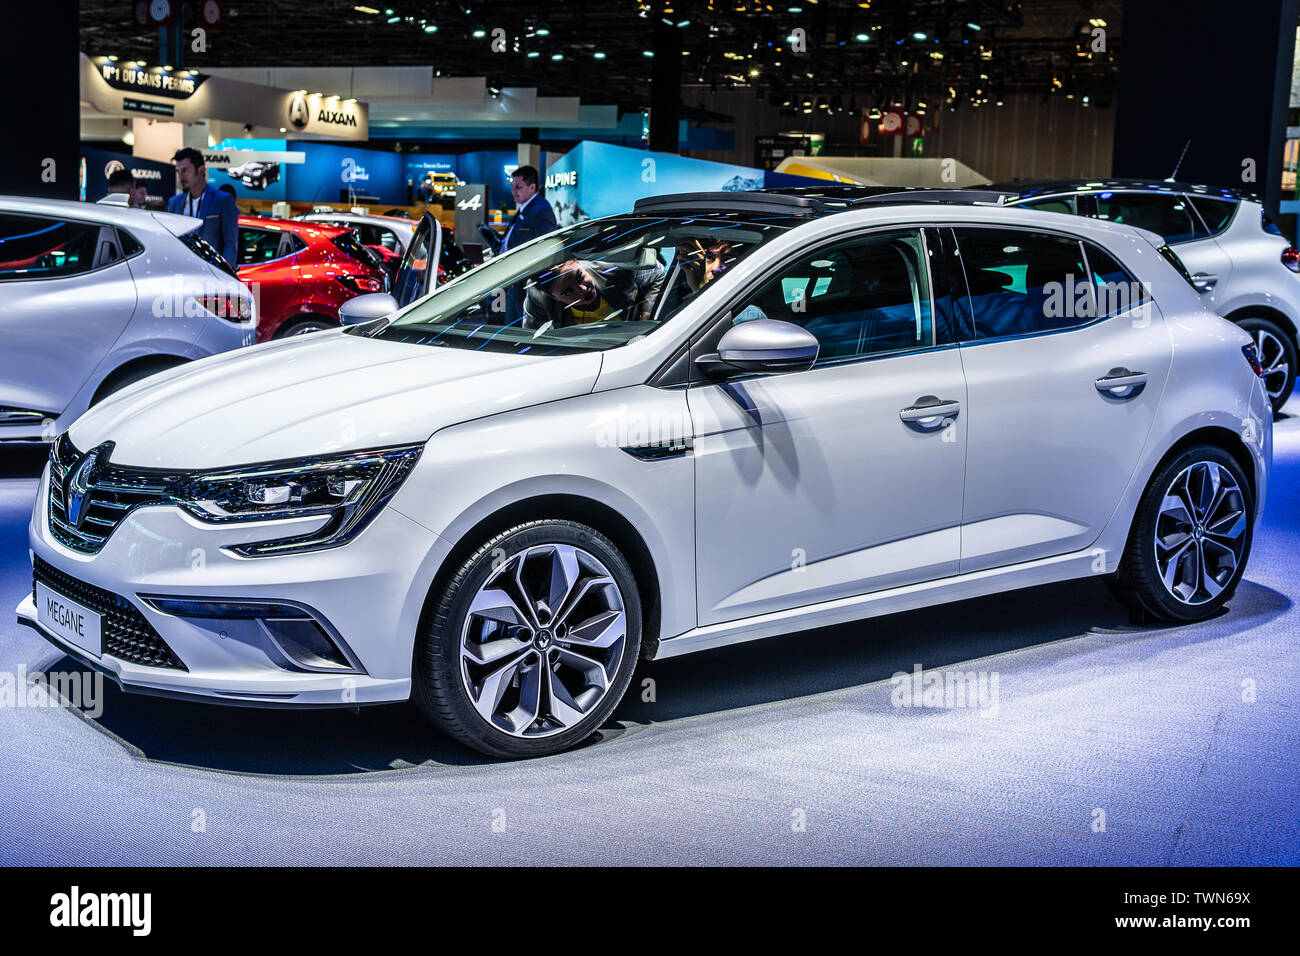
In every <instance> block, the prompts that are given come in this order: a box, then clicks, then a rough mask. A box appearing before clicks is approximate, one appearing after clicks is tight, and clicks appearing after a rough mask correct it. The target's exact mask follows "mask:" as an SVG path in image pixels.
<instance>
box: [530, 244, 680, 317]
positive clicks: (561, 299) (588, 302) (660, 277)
mask: <svg viewBox="0 0 1300 956" xmlns="http://www.w3.org/2000/svg"><path fill="white" fill-rule="evenodd" d="M663 283H664V270H663V266H661V265H659V264H657V263H653V264H651V265H649V266H643V267H639V268H637V267H629V266H622V265H618V264H616V263H612V262H600V261H596V260H587V261H583V260H578V259H570V260H569V261H568V262H563V263H561V264H560V265H558V266H556V267H555V268H553V269H548V270H547V271H546V272H544V273H542V274H541V275H540V276H538V277H537V281H536V282H535V283H534V284H533V285H532V286H531V287H530V288H529V289H528V301H527V303H526V304H525V306H524V320H523V323H522V325H523V327H524V328H526V329H539V328H541V327H542V326H543V325H547V324H550V325H551V326H554V327H556V328H559V327H562V326H567V325H585V324H587V323H589V322H637V321H644V320H646V319H648V318H650V316H651V314H652V313H653V312H654V306H655V301H656V299H657V298H658V297H659V293H660V291H661V290H662V289H663Z"/></svg>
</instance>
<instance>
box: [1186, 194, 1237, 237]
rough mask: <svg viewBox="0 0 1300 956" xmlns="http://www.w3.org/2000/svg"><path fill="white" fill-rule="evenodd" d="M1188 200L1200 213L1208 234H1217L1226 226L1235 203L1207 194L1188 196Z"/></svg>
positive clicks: (1230, 220)
mask: <svg viewBox="0 0 1300 956" xmlns="http://www.w3.org/2000/svg"><path fill="white" fill-rule="evenodd" d="M1187 198H1188V200H1189V201H1190V202H1191V204H1192V205H1193V206H1195V207H1196V211H1197V212H1199V213H1200V214H1201V219H1203V220H1204V221H1205V225H1206V227H1207V228H1208V229H1209V230H1210V235H1212V236H1217V235H1218V234H1219V233H1221V232H1223V230H1225V229H1227V228H1228V223H1230V222H1232V216H1233V214H1234V213H1235V212H1236V211H1237V204H1236V203H1235V202H1232V201H1231V200H1228V199H1211V198H1210V197H1209V196H1188V197H1187Z"/></svg>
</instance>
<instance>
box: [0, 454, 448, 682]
mask: <svg viewBox="0 0 1300 956" xmlns="http://www.w3.org/2000/svg"><path fill="white" fill-rule="evenodd" d="M47 488H48V467H47V469H46V475H45V476H43V478H42V482H41V490H40V493H39V494H38V495H37V500H36V507H35V509H34V511H33V515H32V521H31V525H30V526H29V529H28V532H29V542H30V547H31V550H32V554H33V557H34V558H39V559H40V560H41V561H43V562H45V563H46V564H47V565H49V566H51V567H52V568H53V569H55V570H56V571H57V572H61V573H62V574H64V575H67V576H69V577H71V578H73V579H75V580H76V581H77V582H80V583H82V584H84V585H89V586H90V587H91V588H98V589H100V590H102V591H105V592H109V593H110V594H111V595H115V596H118V597H120V598H124V599H125V601H126V602H128V603H129V605H130V608H129V609H128V610H129V612H130V613H131V614H132V616H133V617H134V614H135V612H138V613H139V614H140V615H141V616H143V618H144V620H145V621H147V623H148V625H149V626H150V627H152V628H153V630H154V631H156V632H157V634H158V636H159V637H160V638H161V639H162V640H163V641H165V642H166V645H167V647H168V648H169V649H170V651H171V652H172V653H174V655H175V656H176V658H179V661H180V662H181V663H182V664H183V667H167V666H151V665H146V664H142V663H138V662H134V661H131V660H127V659H124V657H123V656H119V655H117V654H114V653H113V652H112V651H111V650H110V649H108V648H106V649H105V650H104V653H102V654H101V655H98V656H97V655H94V654H91V653H90V652H88V651H83V650H80V649H78V648H75V647H71V646H69V645H68V644H67V643H66V642H65V641H64V640H62V639H61V638H60V637H59V636H58V635H57V634H55V633H53V632H51V631H50V630H49V629H47V628H45V627H43V626H42V625H41V624H40V623H39V620H38V615H37V609H36V604H35V601H34V600H33V596H32V595H31V594H30V593H29V594H28V595H27V596H26V597H25V599H24V600H23V601H22V603H21V604H19V605H18V608H17V613H18V620H19V622H20V623H22V624H25V625H28V626H30V627H32V628H33V629H35V630H36V631H37V632H38V633H40V634H41V635H42V636H44V637H45V638H46V639H47V640H49V641H50V642H51V643H52V644H54V645H55V646H57V647H59V648H60V649H61V650H63V651H65V652H66V653H69V654H71V655H72V656H73V657H75V658H76V659H78V660H80V661H82V662H83V663H85V664H87V665H89V666H91V667H94V668H96V669H97V670H100V671H102V672H103V673H105V674H106V675H107V676H109V677H110V678H112V679H113V680H114V681H116V682H117V683H118V684H120V685H121V686H122V687H123V689H124V690H127V691H139V692H144V693H152V694H160V695H164V696H171V697H181V698H189V699H196V698H197V699H203V700H207V701H212V702H217V703H228V704H243V705H252V706H288V707H330V706H332V707H350V706H355V705H359V704H368V703H381V702H387V701H400V700H405V699H407V698H408V697H409V696H410V690H411V660H412V649H413V644H414V640H415V635H416V630H417V629H418V622H419V616H420V612H421V610H422V607H423V603H424V597H425V594H426V593H427V590H428V586H429V581H430V580H431V579H432V575H433V570H434V569H435V568H436V567H437V565H438V563H439V562H440V561H441V560H442V559H443V558H444V557H445V556H446V554H447V552H448V551H449V550H450V548H449V546H448V545H447V544H446V542H445V541H444V540H443V539H441V538H439V537H438V536H437V535H435V534H433V533H432V532H431V531H428V530H427V529H425V528H423V527H421V526H420V525H418V524H416V523H415V522H413V521H411V520H410V519H409V518H406V517H405V516H403V515H402V514H400V513H399V512H397V511H394V510H393V509H392V508H386V509H384V511H382V512H381V513H380V514H379V515H378V516H376V518H375V519H374V520H373V522H372V523H371V524H370V526H369V527H367V528H366V529H365V531H363V532H362V533H361V534H360V535H358V536H357V538H355V539H354V540H353V541H351V542H350V543H348V544H347V545H345V546H344V547H340V548H334V549H330V550H326V551H318V552H310V553H306V554H296V555H282V556H277V557H273V558H242V557H238V556H235V555H232V554H230V553H228V552H227V551H225V550H223V546H229V545H235V544H241V543H245V542H248V541H256V540H265V539H267V538H271V537H276V536H279V535H280V534H284V533H289V531H290V530H292V531H305V530H308V529H309V528H310V527H311V526H312V525H313V524H316V523H319V522H320V520H321V519H318V518H307V519H295V520H293V521H277V522H259V523H257V524H248V525H225V526H216V525H211V524H205V523H203V522H200V521H198V520H196V519H194V518H192V517H191V516H189V515H187V514H185V513H183V512H181V511H180V510H179V509H177V508H174V507H172V506H153V507H145V508H138V509H137V510H135V511H133V512H131V513H130V514H128V515H127V516H126V518H124V519H123V520H122V522H121V524H120V525H119V526H118V527H117V528H116V530H115V531H114V532H113V533H112V534H111V535H110V537H109V538H108V540H107V541H106V542H105V543H104V546H103V547H102V548H101V549H100V551H99V552H98V553H97V554H94V555H84V554H79V553H77V552H74V551H71V550H69V549H68V548H66V547H64V546H63V545H62V544H60V543H59V542H58V541H56V540H55V539H54V538H53V537H52V536H51V535H50V533H49V528H48V524H47V518H46V515H47V509H48V502H47V500H46V497H47ZM286 529H289V530H286ZM141 595H148V596H149V597H150V598H152V599H157V598H176V599H179V598H186V599H190V600H193V601H214V602H216V601H221V602H232V601H241V600H242V601H250V602H292V603H294V604H296V605H299V606H302V607H306V608H310V609H311V611H312V613H313V615H314V616H315V617H317V619H318V620H319V621H320V622H322V624H324V625H325V628H326V630H328V632H329V633H330V634H331V636H332V638H333V639H334V640H335V642H336V643H337V644H339V645H341V646H342V648H343V649H344V650H345V652H346V656H347V657H348V658H349V659H350V661H351V664H352V667H351V668H350V669H349V670H348V671H346V672H344V671H337V670H331V671H320V670H312V669H304V668H301V667H299V666H297V665H296V664H295V663H294V662H293V661H291V660H287V659H286V657H285V655H284V653H283V652H282V649H281V647H279V646H278V645H277V644H276V643H275V642H274V640H272V639H271V638H270V636H269V635H268V634H267V633H265V631H264V630H262V629H259V628H257V627H255V626H252V625H251V624H250V622H249V621H246V620H228V621H227V620H221V619H216V618H210V617H183V616H178V615H173V614H168V613H163V612H162V611H160V610H158V609H157V608H155V607H154V606H153V605H152V604H151V603H150V602H149V601H146V600H144V599H142V597H141ZM68 596H69V597H72V598H73V599H74V600H76V597H77V596H76V595H68Z"/></svg>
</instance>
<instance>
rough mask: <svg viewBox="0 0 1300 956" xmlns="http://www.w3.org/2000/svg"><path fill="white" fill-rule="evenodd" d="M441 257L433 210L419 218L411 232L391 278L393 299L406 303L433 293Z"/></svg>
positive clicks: (440, 237)
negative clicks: (394, 277)
mask: <svg viewBox="0 0 1300 956" xmlns="http://www.w3.org/2000/svg"><path fill="white" fill-rule="evenodd" d="M441 256H442V224H441V223H439V222H438V220H437V219H436V218H434V216H433V214H432V213H428V212H426V213H425V214H424V215H423V216H421V217H420V223H419V225H417V226H416V227H415V232H414V233H412V234H411V240H410V242H408V243H407V246H406V251H405V252H404V253H402V261H401V263H400V264H399V265H398V267H397V278H396V279H395V280H394V281H393V298H395V299H396V300H397V304H398V305H399V306H407V305H410V304H411V303H412V302H414V301H415V300H416V299H419V298H422V297H423V296H425V295H427V294H428V293H430V292H432V291H433V290H434V289H435V288H437V285H438V261H439V259H440V258H441Z"/></svg>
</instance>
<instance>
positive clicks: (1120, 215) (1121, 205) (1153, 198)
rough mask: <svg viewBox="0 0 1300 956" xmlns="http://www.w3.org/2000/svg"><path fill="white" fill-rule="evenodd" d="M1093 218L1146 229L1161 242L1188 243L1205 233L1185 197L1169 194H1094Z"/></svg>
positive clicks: (1204, 235)
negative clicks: (1160, 238) (1157, 236)
mask: <svg viewBox="0 0 1300 956" xmlns="http://www.w3.org/2000/svg"><path fill="white" fill-rule="evenodd" d="M1096 204H1097V212H1096V214H1095V218H1097V219H1105V220H1106V221H1108V222H1118V223H1120V224H1121V225H1125V226H1137V227H1138V228H1139V229H1148V230H1150V231H1151V232H1154V233H1156V234H1157V235H1159V236H1162V237H1164V240H1165V242H1169V243H1174V242H1188V241H1190V240H1192V239H1203V238H1205V237H1206V236H1208V235H1209V233H1207V232H1206V231H1205V229H1204V227H1203V226H1201V224H1200V221H1199V220H1198V219H1197V218H1196V214H1195V213H1194V212H1193V211H1192V205H1191V203H1190V202H1188V200H1187V197H1186V196H1177V195H1174V194H1172V193H1098V194H1097V196H1096Z"/></svg>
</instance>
